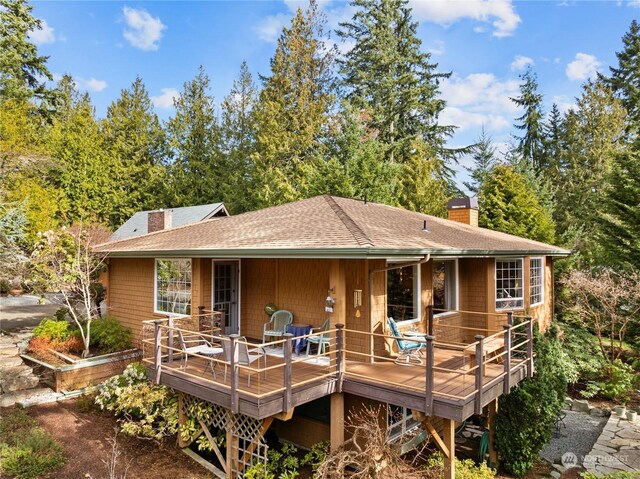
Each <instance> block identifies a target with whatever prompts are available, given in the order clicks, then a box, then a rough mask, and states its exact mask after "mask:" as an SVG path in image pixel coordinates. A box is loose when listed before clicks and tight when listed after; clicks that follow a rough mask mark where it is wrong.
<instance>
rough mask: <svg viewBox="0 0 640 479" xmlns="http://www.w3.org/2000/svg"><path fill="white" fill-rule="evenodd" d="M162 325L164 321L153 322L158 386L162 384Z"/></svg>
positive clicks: (156, 381)
mask: <svg viewBox="0 0 640 479" xmlns="http://www.w3.org/2000/svg"><path fill="white" fill-rule="evenodd" d="M161 324H162V320H161V319H156V320H155V321H154V322H153V327H154V334H153V336H154V341H155V343H154V347H155V350H154V351H155V356H154V363H153V365H154V366H155V369H156V377H155V383H156V384H160V371H161V368H162V329H160V325H161Z"/></svg>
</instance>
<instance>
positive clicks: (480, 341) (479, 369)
mask: <svg viewBox="0 0 640 479" xmlns="http://www.w3.org/2000/svg"><path fill="white" fill-rule="evenodd" d="M475 340H476V341H477V343H476V399H475V414H478V415H480V414H482V380H483V378H484V336H482V335H477V336H476V337H475Z"/></svg>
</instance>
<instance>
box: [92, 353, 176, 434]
mask: <svg viewBox="0 0 640 479" xmlns="http://www.w3.org/2000/svg"><path fill="white" fill-rule="evenodd" d="M96 404H98V405H99V406H100V408H101V409H106V410H107V411H112V412H113V413H115V414H116V416H119V418H120V419H119V422H120V426H121V428H122V431H123V432H124V433H125V434H128V435H130V436H138V437H148V438H154V439H161V438H162V437H165V436H172V435H174V434H176V433H177V432H178V398H177V396H176V394H175V393H174V392H173V390H171V389H170V388H168V387H166V386H156V385H153V384H151V383H150V382H149V380H148V378H147V372H146V368H145V367H144V366H143V365H142V364H140V363H135V364H130V365H129V366H127V368H126V369H125V370H124V372H123V373H122V374H120V375H118V376H114V377H112V378H110V379H108V380H107V381H105V382H104V383H103V384H102V386H101V388H100V393H99V394H98V395H97V396H96Z"/></svg>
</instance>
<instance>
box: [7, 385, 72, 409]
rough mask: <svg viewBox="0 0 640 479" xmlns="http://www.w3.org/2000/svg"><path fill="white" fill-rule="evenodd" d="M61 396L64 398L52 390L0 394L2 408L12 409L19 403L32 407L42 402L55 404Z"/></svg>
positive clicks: (42, 389) (39, 389)
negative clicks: (11, 407)
mask: <svg viewBox="0 0 640 479" xmlns="http://www.w3.org/2000/svg"><path fill="white" fill-rule="evenodd" d="M59 396H62V394H58V393H56V392H54V390H53V389H51V388H38V389H29V390H23V391H13V392H9V393H6V394H0V407H10V406H13V405H15V404H17V403H20V404H26V405H27V406H30V405H33V404H42V402H53V401H57V400H58V397H59ZM38 401H40V402H38ZM23 407H24V406H23Z"/></svg>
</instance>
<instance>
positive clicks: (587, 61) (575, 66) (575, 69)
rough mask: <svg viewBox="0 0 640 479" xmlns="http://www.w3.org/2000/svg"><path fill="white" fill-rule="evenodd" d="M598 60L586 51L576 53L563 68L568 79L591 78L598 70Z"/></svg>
mask: <svg viewBox="0 0 640 479" xmlns="http://www.w3.org/2000/svg"><path fill="white" fill-rule="evenodd" d="M600 65H602V63H600V61H599V60H598V59H597V58H596V57H595V56H593V55H589V54H588V53H576V58H575V60H573V61H572V62H571V63H569V64H568V65H567V69H566V70H565V71H566V73H567V77H568V78H569V80H574V81H582V80H586V79H588V78H591V77H592V76H594V75H595V74H596V73H597V72H598V68H600Z"/></svg>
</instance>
